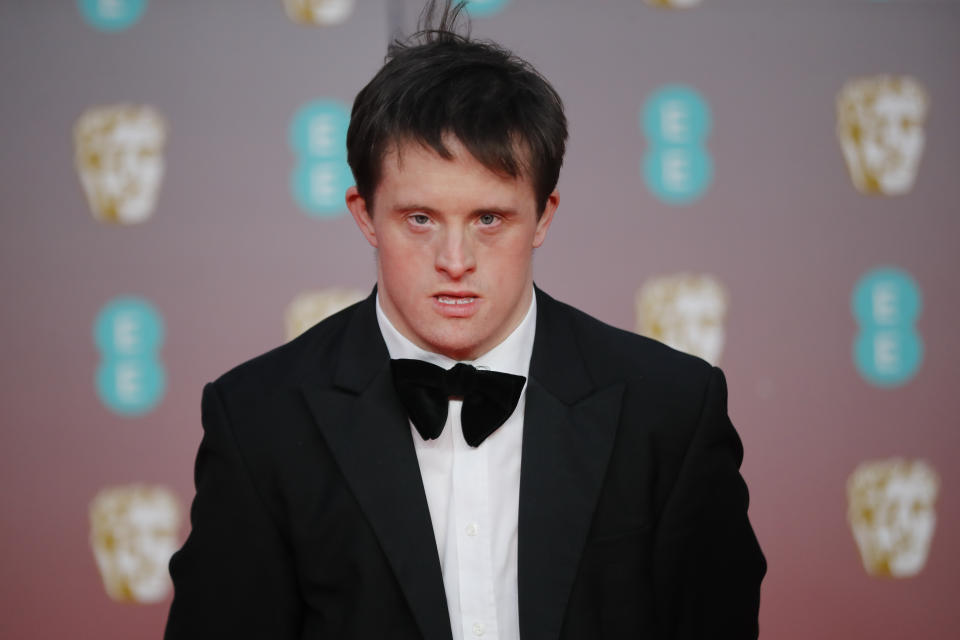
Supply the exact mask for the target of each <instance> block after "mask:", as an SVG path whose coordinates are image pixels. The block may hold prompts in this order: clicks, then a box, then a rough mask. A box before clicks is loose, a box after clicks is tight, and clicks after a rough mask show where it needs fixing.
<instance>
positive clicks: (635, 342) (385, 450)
mask: <svg viewBox="0 0 960 640" xmlns="http://www.w3.org/2000/svg"><path fill="white" fill-rule="evenodd" d="M432 5H433V3H431V5H430V6H429V8H428V12H427V15H432V14H433V6H432ZM459 8H460V7H459V6H458V7H457V8H455V9H453V10H451V9H450V7H449V5H446V6H445V7H444V8H443V9H442V11H441V20H440V27H439V28H438V29H436V30H426V31H424V32H422V33H421V35H420V38H421V40H420V42H419V43H417V44H413V45H409V46H395V47H393V48H392V50H391V55H390V59H389V61H388V62H387V64H386V65H385V66H384V67H383V69H381V71H380V72H379V73H378V74H377V75H376V76H375V77H374V79H373V80H372V81H371V82H370V83H369V84H368V85H367V86H366V87H365V88H364V89H363V90H362V91H361V92H360V94H359V95H358V96H357V98H356V101H355V103H354V107H353V113H352V117H351V123H350V129H349V133H348V137H347V147H348V153H349V162H350V165H351V168H352V169H353V172H354V176H355V178H356V187H353V188H351V189H349V190H348V192H347V197H346V198H347V204H348V206H349V208H350V211H351V213H352V214H353V217H354V219H355V220H356V222H357V225H358V226H359V228H360V231H361V232H362V233H363V235H364V237H365V238H366V239H367V241H368V242H369V243H370V244H371V245H372V246H373V247H375V249H376V252H377V287H376V289H375V290H374V293H373V294H372V295H371V296H370V297H369V298H368V299H367V300H365V301H363V302H360V303H358V304H356V305H354V306H352V307H349V308H348V309H346V310H345V311H343V312H341V313H338V314H336V315H334V316H332V317H331V318H329V319H327V320H325V321H323V322H321V323H319V324H318V325H316V326H315V327H313V328H312V329H311V330H309V331H307V332H306V333H304V334H303V335H302V336H301V337H299V338H297V339H296V340H294V341H292V342H290V343H288V344H286V345H284V346H283V347H280V348H279V349H276V350H274V351H272V352H270V353H268V354H266V355H263V356H261V357H259V358H257V359H255V360H253V361H251V362H248V363H246V364H244V365H241V366H240V367H238V368H236V369H234V370H233V371H231V372H229V373H227V374H226V375H224V376H223V377H221V378H220V379H219V380H218V381H216V382H214V383H212V384H210V385H207V387H206V389H205V390H204V398H203V423H204V430H205V433H204V439H203V442H202V444H201V446H200V452H199V454H198V458H197V470H196V484H197V496H196V499H195V501H194V506H193V511H192V521H193V531H192V533H191V534H190V537H189V539H188V540H187V542H186V544H185V545H184V547H183V549H182V550H181V551H179V552H178V553H177V554H176V556H175V557H174V558H173V560H172V561H171V574H172V575H173V579H174V584H175V589H176V591H175V597H174V602H173V605H172V607H171V612H170V619H169V622H168V626H167V638H171V639H172V638H210V637H230V638H236V637H250V638H337V639H342V638H382V637H383V638H386V637H389V638H428V639H438V640H439V639H448V640H449V639H451V638H457V639H461V638H480V637H483V638H499V639H516V638H521V637H522V638H523V639H524V640H534V639H544V640H546V639H547V638H552V639H558V638H566V639H573V638H584V639H587V638H590V639H593V638H618V639H619V638H632V637H636V638H705V637H725V638H747V637H756V635H757V609H758V606H759V585H760V580H761V578H762V576H763V574H764V572H765V563H764V559H763V556H762V554H761V553H760V549H759V547H758V546H757V542H756V539H755V537H754V534H753V532H752V530H751V527H750V524H749V522H748V520H747V513H746V511H747V492H746V487H745V486H744V483H743V481H742V479H741V477H740V475H739V472H738V468H739V464H740V460H741V456H742V449H741V445H740V441H739V439H738V437H737V435H736V432H735V431H734V429H733V427H732V425H731V424H730V421H729V420H728V418H727V415H726V389H725V386H724V379H723V375H722V374H721V373H720V371H719V370H718V369H715V368H712V367H710V366H709V365H708V364H706V363H705V362H703V361H701V360H699V359H697V358H694V357H692V356H687V355H683V354H681V353H679V352H676V351H673V350H671V349H669V348H667V347H665V346H663V345H660V344H659V343H656V342H653V341H652V340H648V339H645V338H642V337H640V336H637V335H634V334H629V333H626V332H622V331H619V330H616V329H613V328H611V327H608V326H606V325H604V324H602V323H600V322H599V321H597V320H594V319H593V318H590V317H589V316H587V315H585V314H583V313H581V312H579V311H577V310H575V309H573V308H571V307H568V306H566V305H564V304H562V303H560V302H557V301H555V300H553V299H552V298H550V297H549V296H547V295H546V294H545V293H543V292H541V291H539V290H535V288H534V285H533V275H532V254H533V250H534V249H535V248H536V247H539V246H540V245H541V244H542V243H543V241H544V239H545V237H546V234H547V231H548V229H549V227H550V224H551V222H552V220H553V215H554V212H555V211H556V208H557V204H558V195H557V191H556V183H557V177H558V175H559V170H560V165H561V162H562V159H563V150H564V144H565V139H566V121H565V118H564V115H563V109H562V105H561V102H560V99H559V97H558V96H557V95H556V93H555V92H554V91H553V89H552V88H551V87H550V85H549V84H548V83H547V82H546V81H545V80H544V79H543V78H542V77H541V76H540V75H539V74H538V73H537V72H536V71H535V70H533V69H532V68H531V67H530V66H529V65H528V64H526V63H525V62H523V61H521V60H518V59H517V58H515V57H514V56H512V55H511V54H509V53H508V52H506V51H504V50H502V49H500V48H499V47H497V46H495V45H492V44H489V43H477V42H474V41H471V40H469V39H468V38H465V37H461V36H459V35H455V34H454V33H453V32H452V31H450V26H451V25H452V24H453V23H454V21H455V19H456V15H457V12H458V9H459Z"/></svg>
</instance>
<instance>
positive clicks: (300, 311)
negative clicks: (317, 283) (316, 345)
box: [284, 289, 367, 340]
mask: <svg viewBox="0 0 960 640" xmlns="http://www.w3.org/2000/svg"><path fill="white" fill-rule="evenodd" d="M366 297H367V294H366V293H364V292H363V291H360V290H359V289H321V290H319V291H304V292H303V293H301V294H299V295H298V296H297V297H296V298H294V299H293V302H291V303H290V304H289V305H287V312H286V314H285V322H284V324H285V326H286V334H287V340H293V339H294V338H296V337H297V336H298V335H300V334H301V333H303V332H304V331H306V330H307V329H309V328H310V327H312V326H313V325H315V324H317V323H318V322H320V321H321V320H323V319H324V318H326V317H328V316H332V315H333V314H335V313H336V312H337V311H340V310H342V309H346V308H347V307H349V306H350V305H352V304H353V303H355V302H360V301H361V300H363V299H364V298H366Z"/></svg>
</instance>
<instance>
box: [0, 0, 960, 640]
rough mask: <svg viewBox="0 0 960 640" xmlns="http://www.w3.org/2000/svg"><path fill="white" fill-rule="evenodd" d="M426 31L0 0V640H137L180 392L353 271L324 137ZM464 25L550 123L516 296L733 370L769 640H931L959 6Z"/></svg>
mask: <svg viewBox="0 0 960 640" xmlns="http://www.w3.org/2000/svg"><path fill="white" fill-rule="evenodd" d="M418 10H419V4H418V3H417V2H415V1H414V0H230V1H227V0H42V1H36V2H26V1H12V2H4V3H2V4H0V82H2V86H0V124H2V127H3V144H2V145H0V207H2V224H3V226H2V234H0V245H2V264H3V269H2V270H0V283H2V292H3V314H2V317H0V329H2V330H0V341H2V345H3V354H4V364H3V367H2V369H0V371H2V382H3V384H2V386H0V406H2V408H3V411H2V413H3V428H2V432H0V443H2V447H0V452H2V453H0V455H2V467H0V468H2V476H3V480H4V481H3V483H2V486H0V492H2V497H3V500H2V503H0V504H2V507H0V509H2V512H0V518H2V528H0V548H2V553H3V565H4V571H3V573H4V580H3V581H2V583H0V602H2V603H3V604H2V605H0V606H2V607H3V614H2V615H0V636H2V637H4V638H59V637H64V638H66V637H80V638H85V637H96V638H104V639H106V638H139V637H144V638H146V637H158V636H159V635H160V634H161V632H162V628H163V624H164V621H165V618H166V612H167V609H168V607H169V602H170V597H171V587H170V581H169V576H168V574H167V568H166V567H167V562H168V560H169V558H170V555H171V554H172V553H173V552H174V551H175V550H176V549H177V548H178V547H179V546H180V544H182V542H183V540H184V539H185V537H186V535H187V533H188V530H189V517H188V509H189V504H190V500H191V498H192V496H193V486H192V468H193V460H194V456H195V453H196V448H197V445H198V444H199V441H200V436H201V427H200V412H199V400H200V391H201V388H202V385H203V383H204V382H206V381H209V380H212V379H214V378H216V377H217V376H218V375H219V374H220V373H222V372H224V371H226V370H227V369H229V368H230V367H232V366H233V365H235V364H238V363H239V362H241V361H243V360H246V359H248V358H250V357H252V356H254V355H257V354H258V353H261V352H263V351H266V350H267V349H269V348H271V347H273V346H276V345H278V344H280V343H282V342H284V341H285V340H289V339H290V338H292V337H294V336H296V335H298V334H299V333H300V332H302V331H304V330H305V329H306V328H308V327H310V326H311V325H312V324H314V323H315V322H317V321H318V320H320V319H322V318H323V317H326V316H327V315H329V314H330V313H333V312H334V311H336V310H338V309H340V308H342V307H344V306H346V305H348V304H351V303H353V302H355V301H356V300H359V299H361V298H362V297H364V296H365V295H367V293H368V292H369V291H370V289H371V287H372V285H373V283H374V280H375V270H374V258H373V255H372V253H371V250H370V249H369V247H368V245H367V244H366V242H365V241H364V240H363V238H362V237H361V235H360V234H359V233H358V232H357V230H356V228H355V226H354V224H353V221H352V220H351V219H350V217H349V215H347V212H346V209H345V207H344V201H343V194H344V191H345V190H346V188H347V187H349V186H350V185H351V184H352V183H353V180H352V176H351V174H350V170H349V167H348V166H347V163H346V150H345V148H344V140H345V136H346V128H347V125H348V122H349V109H350V105H351V103H352V100H353V97H354V95H355V94H356V92H357V91H358V90H359V89H360V88H361V87H362V86H363V85H364V84H365V83H366V82H367V80H368V79H369V78H370V77H372V75H373V74H374V73H375V72H376V70H377V69H378V68H379V66H380V64H382V61H383V56H384V54H385V51H386V44H387V42H388V40H389V39H390V38H391V37H392V36H394V35H396V34H398V33H403V32H405V31H409V30H410V29H411V27H412V26H413V25H414V23H415V19H416V14H417V12H418ZM469 11H470V13H471V16H472V23H473V34H474V35H475V36H478V37H481V38H492V39H494V40H497V41H499V42H501V43H502V44H504V45H505V46H507V47H509V48H511V49H513V50H514V51H515V52H516V53H518V54H519V55H521V56H522V57H524V58H526V59H528V60H530V61H531V62H532V63H533V64H534V65H536V66H537V67H538V68H539V69H540V70H541V71H542V72H543V73H544V74H545V75H546V76H547V77H548V78H549V79H550V80H551V82H553V84H554V85H555V87H556V88H557V90H558V91H559V93H560V94H561V96H562V97H563V99H564V100H565V103H566V106H567V111H568V116H569V119H570V131H571V139H570V144H569V150H568V154H567V159H566V163H565V166H564V169H563V172H562V175H561V180H560V186H559V189H560V194H561V200H560V209H559V211H558V213H557V217H556V219H555V222H554V224H553V227H552V228H551V232H550V236H549V237H548V239H547V241H546V243H545V244H544V246H543V248H541V249H540V250H539V251H538V254H537V257H536V267H535V276H536V280H537V282H538V284H539V285H540V286H541V287H542V288H544V289H545V290H546V291H547V292H548V293H551V294H552V295H553V296H554V297H557V298H560V299H562V300H565V301H567V302H570V303H572V304H574V305H576V306H578V307H580V308H582V309H584V310H585V311H587V312H589V313H591V314H592V315H594V316H596V317H598V318H600V319H602V320H604V321H606V322H608V323H611V324H613V325H616V326H619V327H622V328H625V329H628V330H632V331H636V332H638V333H641V334H644V335H648V336H652V337H654V338H657V339H659V340H662V341H663V342H666V343H667V344H670V345H672V346H674V347H676V348H678V349H682V350H684V351H688V352H690V353H694V354H696V355H698V356H701V357H702V358H704V359H706V360H708V361H710V362H712V363H714V364H717V365H719V366H721V367H722V368H723V369H724V370H725V371H726V373H727V376H728V380H729V387H730V414H731V417H732V418H733V421H734V423H735V424H736V426H737V428H738V430H739V432H740V434H741V436H742V438H743V441H744V445H745V450H746V457H745V460H744V464H743V474H744V476H745V478H746V479H747V482H748V484H749V487H750V490H751V507H750V516H751V520H752V521H753V523H754V527H755V529H756V532H757V535H758V538H759V540H760V543H761V546H762V547H763V549H764V551H765V553H766V555H767V559H768V562H769V573H768V576H767V579H766V580H765V582H764V585H763V591H762V607H761V621H760V622H761V635H762V637H765V638H777V639H782V640H789V639H797V640H799V639H804V640H806V639H808V638H837V639H844V640H847V639H849V638H874V639H878V640H880V639H887V638H890V639H893V638H903V637H920V638H926V639H930V640H933V639H936V638H953V637H956V634H957V626H958V624H960V614H958V610H960V608H958V606H957V604H956V602H955V600H956V598H957V596H958V594H960V545H958V542H957V540H958V538H960V501H958V497H957V496H958V490H960V470H958V469H960V435H958V431H960V392H958V390H957V385H958V383H960V337H958V335H960V331H958V329H957V324H956V322H957V320H958V319H960V284H958V279H957V278H958V275H960V250H958V240H960V210H958V206H960V205H958V202H960V180H958V177H957V174H958V169H960V121H958V118H957V114H958V113H960V82H958V80H960V38H958V34H960V3H957V2H954V1H952V0H899V1H898V0H888V1H880V0H876V1H871V0H832V1H827V0H817V1H811V0H646V1H645V2H644V1H643V0H598V1H596V2H593V1H591V2H586V1H584V0H473V1H472V2H470V4H469ZM719 635H720V634H719V632H718V637H719Z"/></svg>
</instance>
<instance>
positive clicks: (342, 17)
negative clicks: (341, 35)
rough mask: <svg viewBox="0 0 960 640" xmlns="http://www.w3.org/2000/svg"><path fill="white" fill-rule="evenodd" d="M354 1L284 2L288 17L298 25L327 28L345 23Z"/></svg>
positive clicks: (296, 0)
mask: <svg viewBox="0 0 960 640" xmlns="http://www.w3.org/2000/svg"><path fill="white" fill-rule="evenodd" d="M353 4H354V0H283V6H284V8H285V9H286V10H287V17H288V18H290V19H291V20H293V21H294V22H296V23H298V24H306V25H313V26H318V27H327V26H331V25H335V24H340V23H341V22H345V21H346V20H347V18H349V17H350V14H351V13H352V12H353Z"/></svg>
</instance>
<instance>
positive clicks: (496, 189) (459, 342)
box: [347, 137, 558, 360]
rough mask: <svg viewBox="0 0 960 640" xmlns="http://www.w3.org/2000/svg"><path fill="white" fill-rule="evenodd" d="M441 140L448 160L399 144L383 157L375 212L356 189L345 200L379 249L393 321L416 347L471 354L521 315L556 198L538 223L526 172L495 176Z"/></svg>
mask: <svg viewBox="0 0 960 640" xmlns="http://www.w3.org/2000/svg"><path fill="white" fill-rule="evenodd" d="M444 144H445V145H446V146H447V148H448V149H449V150H450V151H451V152H452V153H453V158H452V159H450V160H445V159H444V158H441V157H440V156H439V155H437V154H436V153H435V152H434V151H433V150H431V149H429V148H426V147H424V146H422V145H420V144H417V143H403V144H400V145H399V147H398V148H395V149H393V150H391V151H390V152H388V153H387V154H386V155H385V156H384V159H383V167H382V171H381V178H380V183H379V185H378V186H377V188H376V191H375V193H374V198H373V199H374V210H373V211H369V210H368V209H367V205H366V201H365V200H364V199H363V198H362V197H361V196H360V195H359V194H358V193H357V190H356V188H354V187H351V188H350V189H349V190H348V191H347V206H348V207H349V208H350V211H351V213H352V214H353V217H354V219H355V220H356V221H357V224H358V225H359V227H360V230H361V231H362V232H363V234H364V236H365V237H366V238H367V240H368V241H369V242H370V244H371V245H373V247H375V248H376V249H377V284H378V292H379V295H380V303H381V305H382V306H383V310H384V312H385V313H386V314H387V317H388V318H390V321H391V322H392V323H393V324H394V326H395V327H396V328H397V329H398V330H399V331H400V333H402V334H403V335H404V336H406V337H407V338H408V339H409V340H410V341H412V342H413V343H414V344H416V345H417V346H419V347H421V348H423V349H426V350H428V351H432V352H435V353H442V354H444V355H446V356H448V357H451V358H454V359H457V360H472V359H475V358H476V357H478V356H480V355H482V354H484V353H486V352H487V351H489V350H490V349H492V348H493V347H495V346H496V345H497V344H499V343H500V342H501V341H502V340H503V339H504V338H506V337H507V336H508V335H510V333H511V332H512V331H513V330H514V329H515V328H516V327H517V325H519V324H520V321H521V320H523V317H524V315H525V314H526V312H527V309H528V307H529V304H530V296H531V293H532V283H533V270H532V260H533V250H534V248H536V247H539V246H540V245H541V244H542V243H543V240H544V238H545V237H546V233H547V229H548V228H549V226H550V221H551V220H552V219H553V213H554V211H555V210H556V207H557V203H558V195H557V193H556V191H554V192H553V193H552V194H550V197H549V198H548V200H547V205H546V207H545V209H544V212H543V214H542V215H541V216H540V218H539V220H538V218H537V207H536V198H535V195H534V190H533V184H532V182H531V181H530V179H529V178H527V177H520V178H511V177H509V176H501V175H498V174H496V173H493V172H492V171H490V170H489V169H487V168H486V167H484V166H483V165H482V164H480V163H479V162H478V161H477V160H476V159H475V158H474V157H473V156H471V155H470V154H469V152H467V150H466V149H465V148H464V147H463V145H462V144H460V142H459V141H458V140H456V139H455V138H452V137H448V138H447V139H445V140H444Z"/></svg>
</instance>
